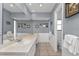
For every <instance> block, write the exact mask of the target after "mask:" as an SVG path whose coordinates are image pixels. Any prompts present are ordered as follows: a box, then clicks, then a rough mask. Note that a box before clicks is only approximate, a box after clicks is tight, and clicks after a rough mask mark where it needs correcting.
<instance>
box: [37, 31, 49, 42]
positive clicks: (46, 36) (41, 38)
mask: <svg viewBox="0 0 79 59" xmlns="http://www.w3.org/2000/svg"><path fill="white" fill-rule="evenodd" d="M38 42H39V43H45V42H49V33H39V36H38Z"/></svg>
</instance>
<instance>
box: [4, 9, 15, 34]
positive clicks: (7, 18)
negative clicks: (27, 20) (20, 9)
mask: <svg viewBox="0 0 79 59" xmlns="http://www.w3.org/2000/svg"><path fill="white" fill-rule="evenodd" d="M10 15H11V14H10V13H9V12H8V11H6V10H4V9H3V34H6V33H7V31H12V32H13V29H14V26H13V24H14V23H13V20H12V19H11V16H10ZM7 21H9V22H10V23H11V24H10V25H8V24H7V23H6V22H7Z"/></svg>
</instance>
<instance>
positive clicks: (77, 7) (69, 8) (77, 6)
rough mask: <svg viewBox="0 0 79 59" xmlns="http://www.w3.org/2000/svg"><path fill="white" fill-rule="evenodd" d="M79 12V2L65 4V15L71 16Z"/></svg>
mask: <svg viewBox="0 0 79 59" xmlns="http://www.w3.org/2000/svg"><path fill="white" fill-rule="evenodd" d="M78 12H79V3H66V4H65V17H66V18H68V17H71V16H73V15H75V14H77V13H78Z"/></svg>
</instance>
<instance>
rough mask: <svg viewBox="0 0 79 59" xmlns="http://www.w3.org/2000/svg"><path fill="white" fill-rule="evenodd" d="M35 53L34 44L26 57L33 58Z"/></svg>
mask: <svg viewBox="0 0 79 59" xmlns="http://www.w3.org/2000/svg"><path fill="white" fill-rule="evenodd" d="M35 52H36V44H34V45H33V46H32V47H31V49H30V50H29V52H28V54H27V56H34V55H35Z"/></svg>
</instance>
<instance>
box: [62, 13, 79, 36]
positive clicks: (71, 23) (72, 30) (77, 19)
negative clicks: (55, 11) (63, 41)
mask: <svg viewBox="0 0 79 59" xmlns="http://www.w3.org/2000/svg"><path fill="white" fill-rule="evenodd" d="M63 26H64V34H73V35H77V36H79V13H78V14H76V15H74V16H72V17H70V18H65V19H64V23H63Z"/></svg>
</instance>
